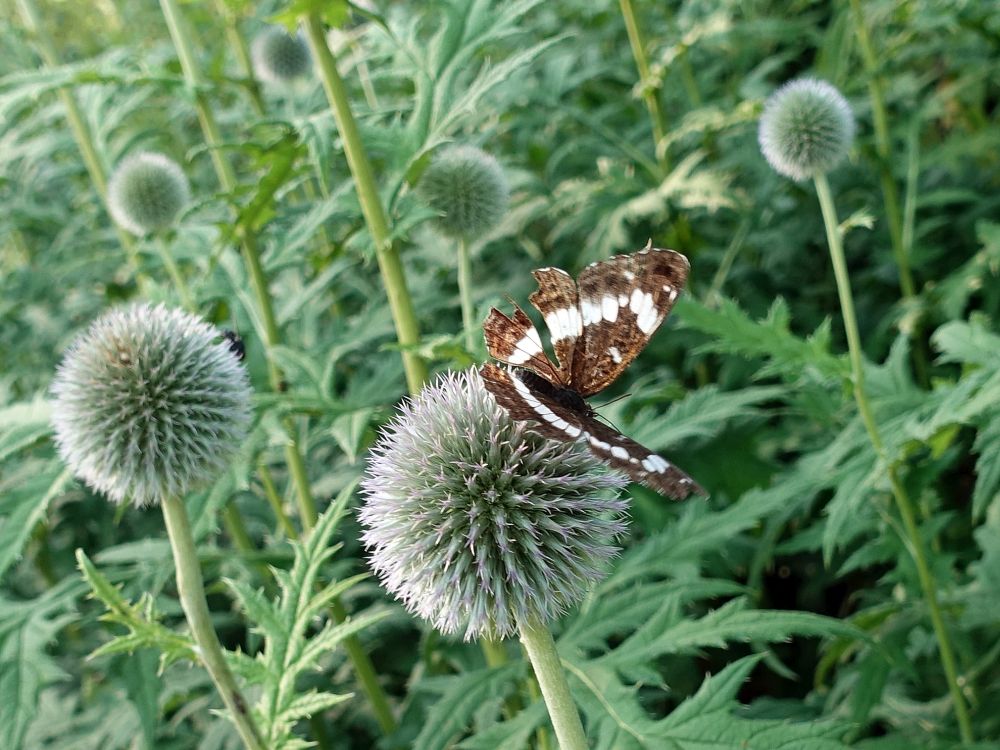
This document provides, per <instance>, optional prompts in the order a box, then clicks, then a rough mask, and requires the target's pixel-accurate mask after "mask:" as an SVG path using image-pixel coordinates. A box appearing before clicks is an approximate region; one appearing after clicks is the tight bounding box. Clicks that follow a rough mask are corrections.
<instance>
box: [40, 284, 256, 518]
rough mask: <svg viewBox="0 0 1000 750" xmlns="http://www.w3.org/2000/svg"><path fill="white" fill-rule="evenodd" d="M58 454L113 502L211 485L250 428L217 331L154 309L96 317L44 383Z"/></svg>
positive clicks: (240, 374) (236, 367)
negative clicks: (50, 403)
mask: <svg viewBox="0 0 1000 750" xmlns="http://www.w3.org/2000/svg"><path fill="white" fill-rule="evenodd" d="M52 395H53V396H54V403H53V409H52V422H53V426H54V428H55V436H56V444H57V446H58V449H59V453H60V455H61V456H62V458H63V459H64V460H65V461H66V463H67V464H68V465H69V466H70V468H71V469H72V471H73V473H74V474H75V475H76V476H77V477H79V478H80V479H82V480H83V481H84V482H85V483H86V484H87V485H88V486H90V487H91V488H93V489H94V490H96V491H98V492H102V493H104V494H105V495H107V496H108V497H109V498H110V499H111V500H113V501H115V502H116V503H122V502H126V501H131V502H133V503H135V504H136V505H140V506H142V505H146V504H149V503H157V502H159V501H160V500H161V499H163V498H164V497H167V496H171V497H179V496H182V495H183V494H184V493H186V492H187V491H188V490H190V489H192V488H193V487H194V486H195V485H197V484H199V483H201V482H203V481H205V480H208V479H210V478H211V477H213V476H215V475H216V474H217V473H218V471H219V470H220V469H221V468H223V467H224V466H225V465H226V463H227V462H228V460H229V459H230V458H231V457H232V455H233V454H235V453H236V451H237V450H238V449H239V446H240V443H241V442H242V440H243V438H244V437H245V435H246V430H247V427H248V425H249V422H250V382H249V378H248V376H247V372H246V368H245V367H244V366H243V364H242V363H241V362H240V360H239V359H238V358H237V357H236V356H234V354H233V352H232V351H231V350H230V349H229V346H228V345H227V342H226V341H225V340H224V339H223V338H222V337H221V334H220V332H219V331H217V330H215V329H214V328H213V327H211V326H209V325H208V324H207V323H205V322H204V321H202V320H200V319H199V318H197V317H195V316H193V315H190V314H188V313H185V312H182V311H180V310H172V309H168V308H166V307H164V306H162V305H159V306H156V307H151V306H149V305H145V304H137V305H132V306H129V307H126V308H123V309H120V310H114V311H111V312H109V313H106V314H105V315H103V316H102V317H100V318H98V319H97V320H96V321H95V322H94V323H93V324H92V325H91V326H90V328H89V329H88V330H87V331H85V332H84V333H83V334H81V335H80V336H79V337H78V338H77V339H76V341H75V342H74V343H73V344H72V345H71V346H70V348H69V350H68V351H67V353H66V355H65V357H64V358H63V361H62V363H61V364H60V365H59V369H58V371H57V373H56V377H55V380H54V381H53V384H52Z"/></svg>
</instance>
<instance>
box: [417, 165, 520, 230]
mask: <svg viewBox="0 0 1000 750" xmlns="http://www.w3.org/2000/svg"><path fill="white" fill-rule="evenodd" d="M418 190H419V192H420V194H421V195H422V196H423V198H424V200H425V201H427V204H428V205H429V206H430V207H431V208H433V209H434V210H435V211H437V212H438V214H439V216H438V218H437V219H436V220H435V222H434V223H435V226H436V227H437V228H438V229H439V230H440V231H441V232H442V233H443V234H446V235H448V236H449V237H455V238H465V239H474V238H476V237H478V236H480V235H482V234H485V233H486V232H487V231H489V230H490V229H492V228H493V227H494V226H496V225H497V223H498V222H499V221H500V219H501V218H502V217H503V215H504V212H505V211H506V210H507V203H508V200H509V197H510V194H509V189H508V187H507V178H506V177H505V176H504V173H503V169H501V167H500V164H499V163H498V162H497V160H496V159H494V158H493V157H492V156H490V155H489V154H487V153H486V152H485V151H483V150H482V149H478V148H475V147H474V146H452V147H450V148H446V149H444V150H442V151H441V153H440V154H438V155H437V156H436V157H434V160H433V161H432V162H431V164H430V166H428V167H427V169H426V171H425V172H424V174H423V177H421V178H420V184H419V187H418Z"/></svg>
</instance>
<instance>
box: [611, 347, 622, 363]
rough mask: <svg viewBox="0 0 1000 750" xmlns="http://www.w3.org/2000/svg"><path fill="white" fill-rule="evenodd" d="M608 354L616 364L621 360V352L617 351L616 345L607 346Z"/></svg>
mask: <svg viewBox="0 0 1000 750" xmlns="http://www.w3.org/2000/svg"><path fill="white" fill-rule="evenodd" d="M608 354H610V355H611V359H612V360H613V361H614V363H615V364H616V365H617V364H618V363H619V362H621V361H622V353H621V352H620V351H618V347H617V346H609V347H608Z"/></svg>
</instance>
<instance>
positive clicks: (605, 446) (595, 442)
mask: <svg viewBox="0 0 1000 750" xmlns="http://www.w3.org/2000/svg"><path fill="white" fill-rule="evenodd" d="M587 440H589V441H590V444H591V445H592V446H594V447H595V448H600V449H601V450H603V451H609V450H611V445H610V443H605V442H604V441H603V440H601V439H600V438H598V437H594V436H593V435H591V434H590V433H589V432H588V433H587Z"/></svg>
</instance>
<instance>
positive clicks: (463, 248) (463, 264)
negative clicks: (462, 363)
mask: <svg viewBox="0 0 1000 750" xmlns="http://www.w3.org/2000/svg"><path fill="white" fill-rule="evenodd" d="M458 296H459V298H460V299H461V301H462V329H463V331H464V333H465V349H466V351H468V352H469V353H470V354H472V353H473V350H474V349H475V348H476V321H475V308H473V306H472V259H471V258H470V254H469V242H468V240H466V239H465V237H463V238H462V239H460V240H459V241H458Z"/></svg>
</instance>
